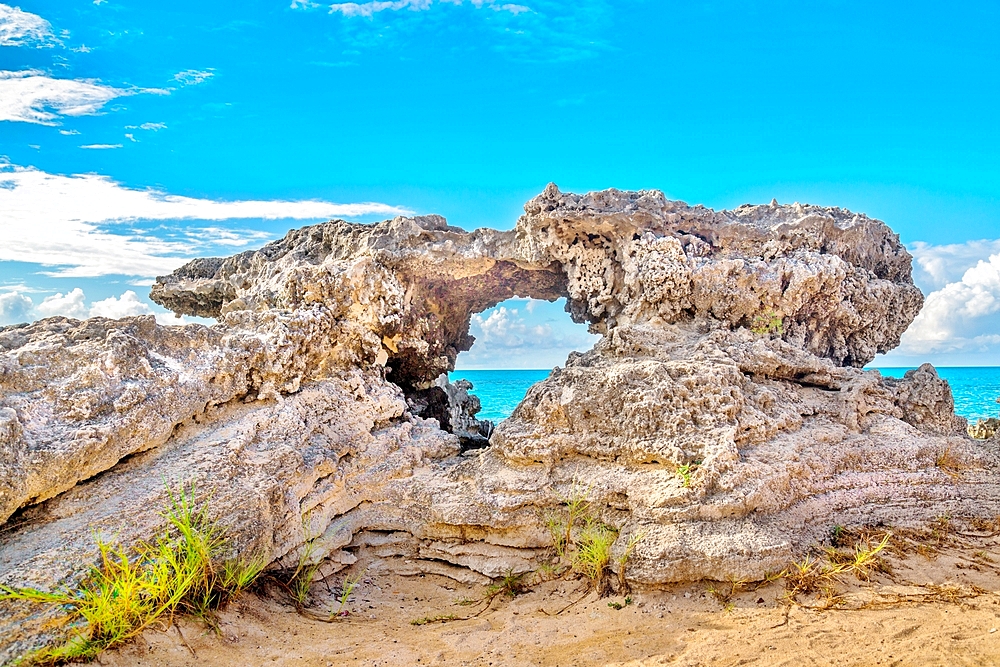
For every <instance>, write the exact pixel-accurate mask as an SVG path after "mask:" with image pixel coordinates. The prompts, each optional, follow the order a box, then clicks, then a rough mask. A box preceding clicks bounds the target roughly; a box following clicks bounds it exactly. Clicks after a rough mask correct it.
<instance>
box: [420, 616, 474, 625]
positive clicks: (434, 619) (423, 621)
mask: <svg viewBox="0 0 1000 667" xmlns="http://www.w3.org/2000/svg"><path fill="white" fill-rule="evenodd" d="M459 620H462V619H460V618H458V617H456V616H455V614H439V615H437V616H422V617H420V618H415V619H413V620H412V621H410V625H428V624H430V623H447V622H448V621H459Z"/></svg>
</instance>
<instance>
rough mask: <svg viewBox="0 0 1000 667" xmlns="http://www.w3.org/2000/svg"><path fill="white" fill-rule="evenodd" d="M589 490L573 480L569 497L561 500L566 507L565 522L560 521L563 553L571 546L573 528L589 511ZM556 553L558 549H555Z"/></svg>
mask: <svg viewBox="0 0 1000 667" xmlns="http://www.w3.org/2000/svg"><path fill="white" fill-rule="evenodd" d="M590 491H591V490H590V488H589V487H586V488H585V487H583V486H582V485H581V484H580V482H578V481H577V480H573V486H572V487H571V488H570V492H569V495H568V496H566V497H564V498H562V502H563V505H565V507H566V514H567V517H566V520H565V521H561V525H562V528H563V537H562V547H563V553H565V549H566V548H568V547H569V545H571V544H573V527H574V526H575V525H576V524H577V522H579V521H582V520H584V519H585V518H586V517H587V515H588V513H589V511H590ZM557 551H558V548H557Z"/></svg>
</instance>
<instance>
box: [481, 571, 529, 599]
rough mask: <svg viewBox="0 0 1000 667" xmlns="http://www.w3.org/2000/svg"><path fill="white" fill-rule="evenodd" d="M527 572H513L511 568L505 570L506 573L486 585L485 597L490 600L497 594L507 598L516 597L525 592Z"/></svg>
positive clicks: (526, 588) (526, 590) (526, 589)
mask: <svg viewBox="0 0 1000 667" xmlns="http://www.w3.org/2000/svg"><path fill="white" fill-rule="evenodd" d="M527 574H528V573H527V572H521V573H519V574H514V571H513V570H507V574H505V575H504V576H502V577H500V579H499V580H497V581H496V582H494V583H492V584H490V585H489V586H487V587H486V598H488V599H490V600H492V599H493V598H495V597H497V596H498V595H502V596H504V597H508V598H516V597H517V596H518V595H521V594H523V593H527V592H528V583H527V581H526V579H527Z"/></svg>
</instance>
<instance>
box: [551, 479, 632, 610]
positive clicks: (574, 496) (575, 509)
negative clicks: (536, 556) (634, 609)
mask: <svg viewBox="0 0 1000 667" xmlns="http://www.w3.org/2000/svg"><path fill="white" fill-rule="evenodd" d="M590 491H591V490H590V489H589V488H586V489H585V488H583V487H582V486H581V485H580V484H579V482H577V481H575V480H574V482H573V486H572V488H571V490H570V493H569V495H568V496H560V500H561V504H562V506H563V511H562V513H557V512H552V513H549V514H547V515H545V516H544V519H543V520H544V522H545V525H546V528H547V529H548V532H549V536H550V538H551V540H552V548H553V550H554V551H555V553H556V558H557V560H556V561H555V562H553V563H547V564H546V565H544V566H543V567H542V568H539V572H538V573H537V576H538V577H539V578H540V579H542V580H548V579H553V578H556V577H558V576H560V575H562V574H564V573H566V572H574V573H576V574H578V575H582V576H583V577H585V578H586V579H587V580H588V581H589V582H590V586H591V588H592V589H596V590H597V592H598V595H600V597H606V596H607V595H609V594H610V593H611V591H612V583H613V580H612V579H611V577H610V576H609V573H610V571H611V564H612V558H611V547H612V545H613V544H614V543H615V540H616V539H618V532H619V531H618V529H617V528H614V527H613V526H610V525H608V524H606V523H604V522H603V521H600V520H599V519H597V518H596V517H595V516H593V515H592V514H591V509H592V506H593V505H592V503H591V500H590ZM644 537H645V532H643V531H638V532H636V533H633V534H632V535H631V536H630V537H629V540H628V542H627V543H626V545H625V549H624V550H623V551H622V553H621V555H620V556H618V557H617V558H616V559H614V562H615V564H616V565H617V566H618V592H619V593H621V594H627V593H628V592H629V590H628V584H627V582H626V579H625V568H626V565H627V563H628V560H629V558H631V557H632V553H633V552H634V551H635V548H636V545H638V543H639V542H640V541H641V540H642V539H643V538H644Z"/></svg>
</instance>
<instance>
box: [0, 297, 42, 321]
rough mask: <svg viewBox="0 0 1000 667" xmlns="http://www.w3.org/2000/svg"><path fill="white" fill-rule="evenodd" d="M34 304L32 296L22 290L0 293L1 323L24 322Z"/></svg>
mask: <svg viewBox="0 0 1000 667" xmlns="http://www.w3.org/2000/svg"><path fill="white" fill-rule="evenodd" d="M32 305H34V304H33V302H32V300H31V297H30V296H26V295H24V294H21V293H20V292H5V293H3V294H0V325H3V324H9V323H11V322H23V321H24V320H25V317H26V316H27V314H28V313H29V312H31V306H32Z"/></svg>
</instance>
